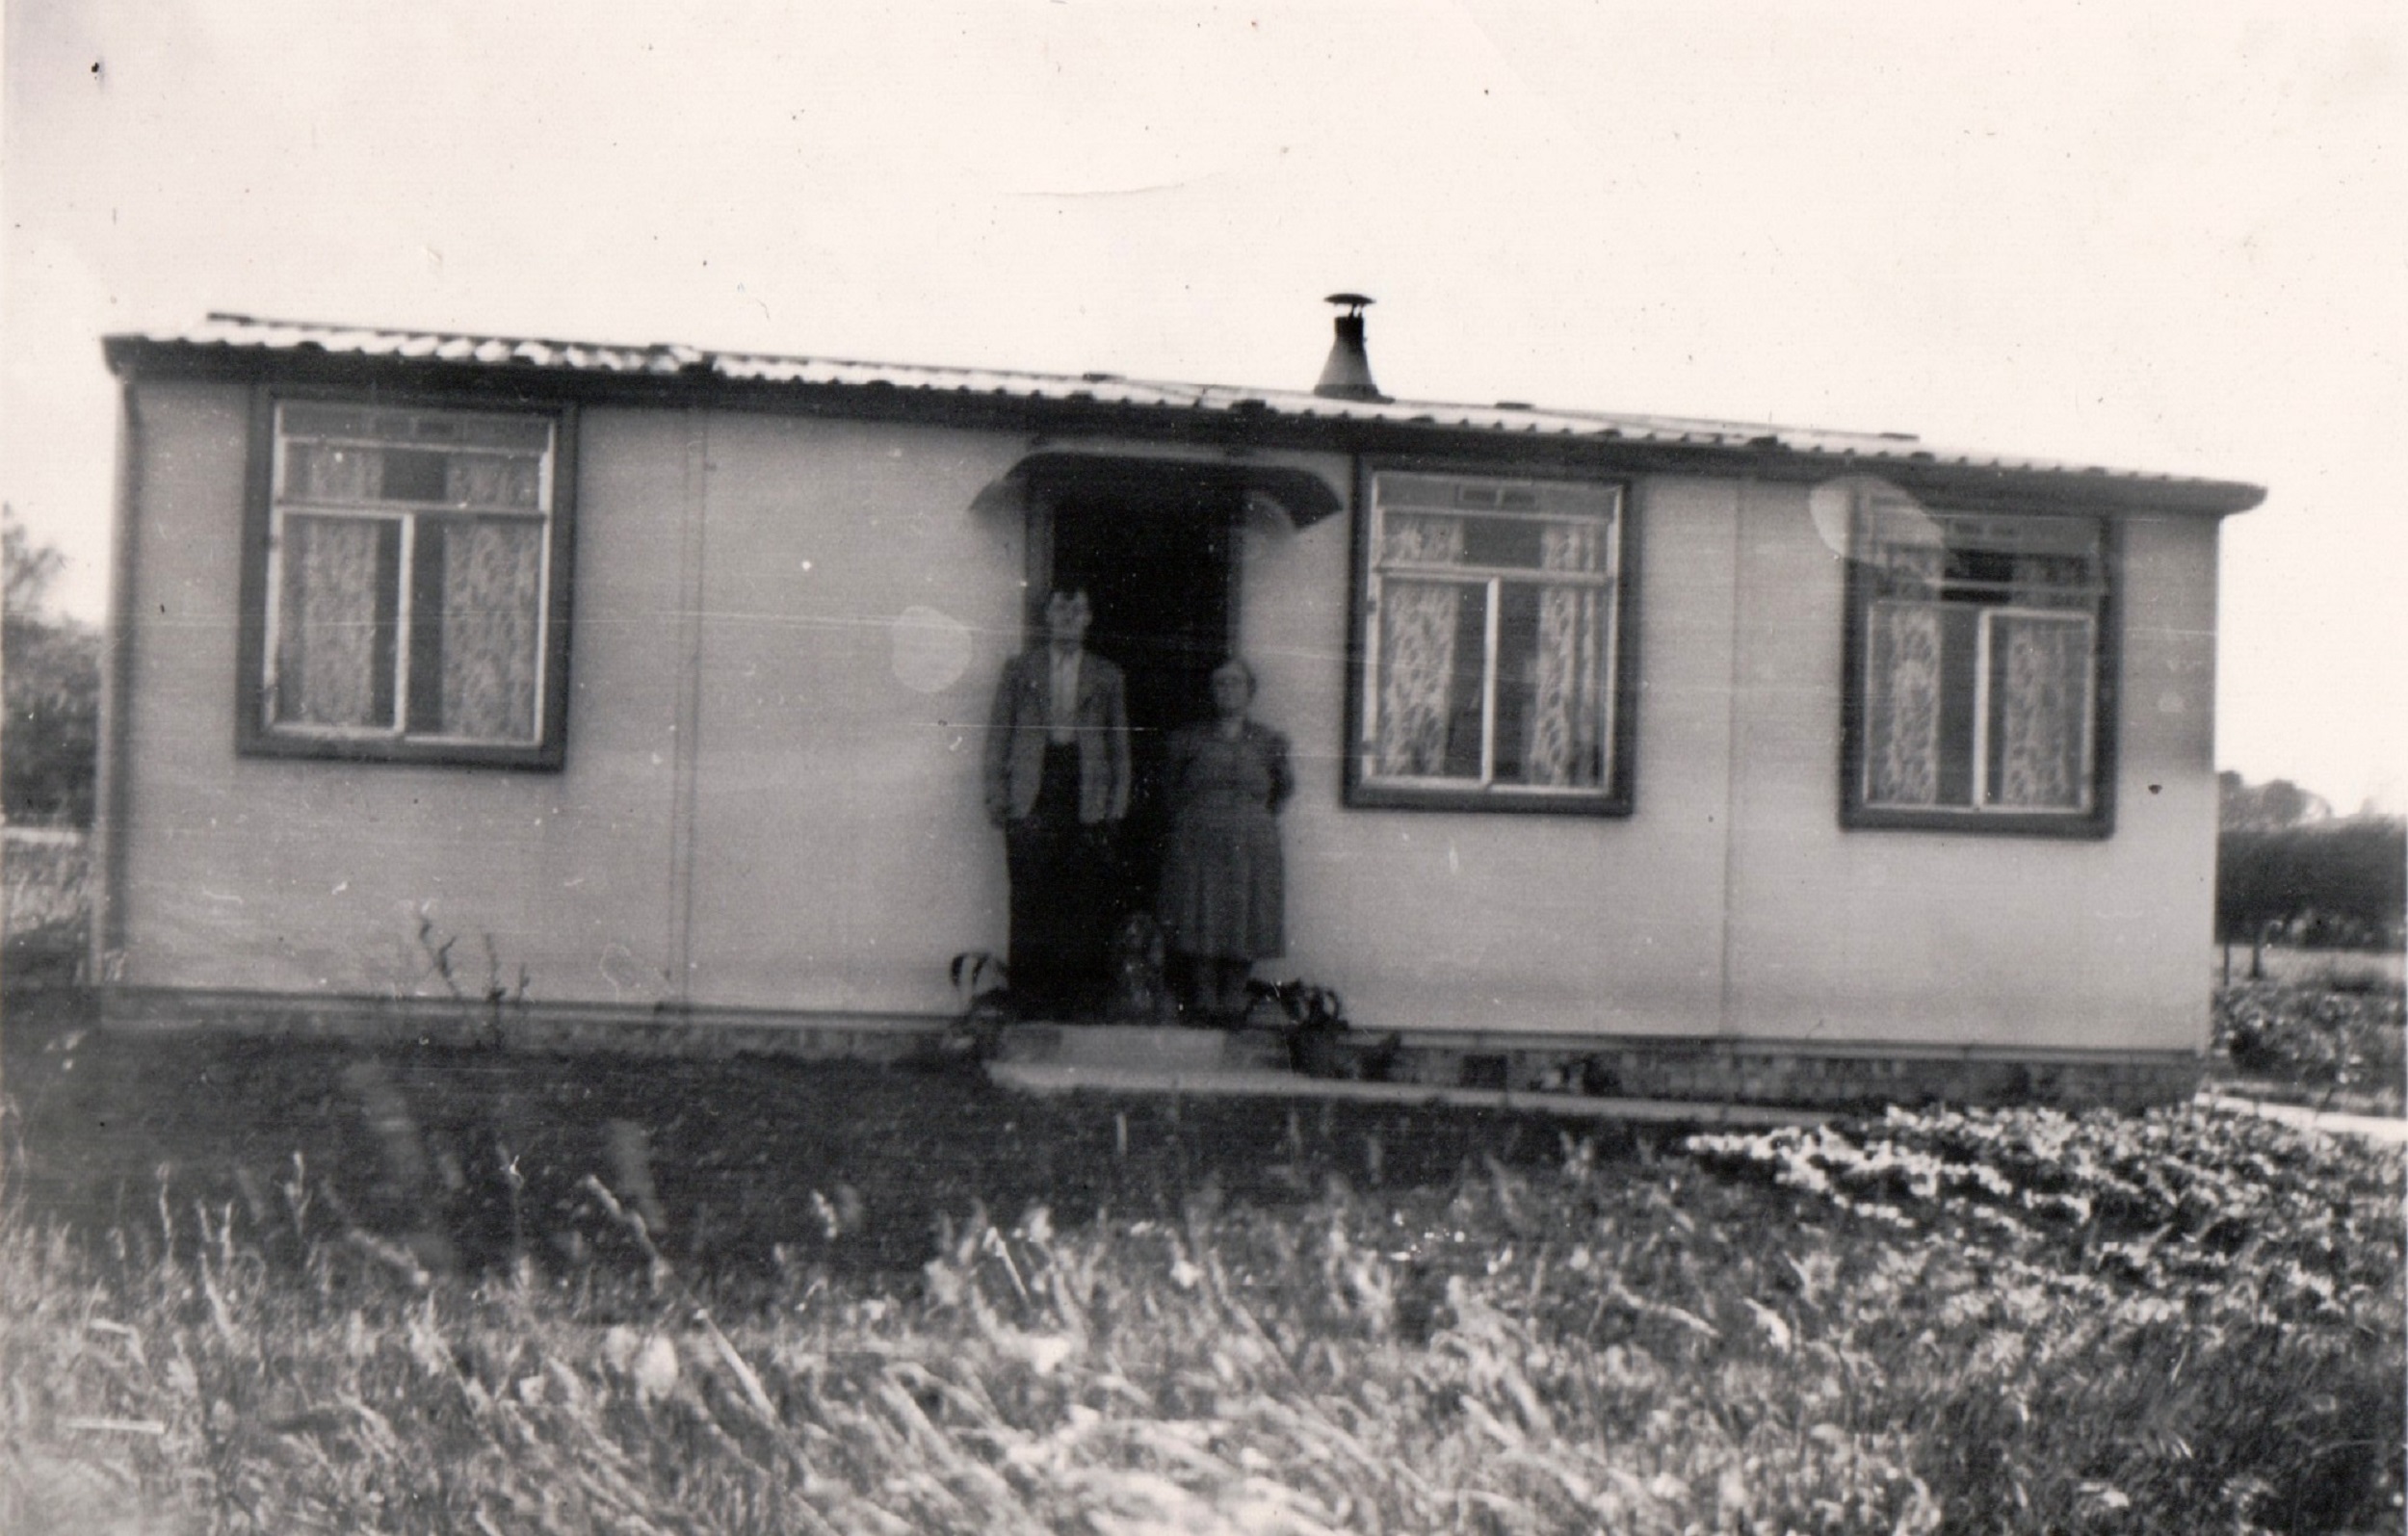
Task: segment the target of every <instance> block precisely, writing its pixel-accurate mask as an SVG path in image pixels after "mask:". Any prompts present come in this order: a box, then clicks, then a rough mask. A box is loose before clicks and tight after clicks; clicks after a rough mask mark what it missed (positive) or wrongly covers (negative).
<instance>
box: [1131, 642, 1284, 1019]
mask: <svg viewBox="0 0 2408 1536" xmlns="http://www.w3.org/2000/svg"><path fill="white" fill-rule="evenodd" d="M1212 686H1213V713H1214V718H1213V719H1212V720H1211V721H1209V722H1207V723H1205V724H1201V725H1186V726H1182V727H1180V728H1179V729H1178V730H1177V731H1174V732H1172V733H1171V738H1170V742H1169V745H1168V748H1167V749H1166V751H1165V758H1164V764H1163V788H1164V792H1165V795H1166V797H1167V798H1168V800H1169V802H1170V818H1171V820H1170V846H1169V849H1168V851H1167V853H1166V855H1165V859H1164V861H1163V879H1162V887H1161V891H1160V894H1159V896H1158V897H1157V898H1156V901H1155V916H1156V917H1157V918H1158V919H1159V920H1160V921H1161V923H1162V925H1163V934H1164V937H1165V941H1166V942H1167V944H1168V947H1169V949H1170V951H1171V953H1172V954H1173V955H1175V956H1177V957H1178V958H1179V959H1180V960H1181V961H1182V962H1183V964H1184V967H1185V969H1186V971H1187V984H1188V1004H1189V1017H1190V1019H1191V1020H1192V1021H1197V1022H1217V1023H1232V1024H1234V1023H1236V1022H1237V1021H1238V1020H1239V1019H1241V1018H1243V1016H1244V1013H1245V1005H1246V991H1245V983H1246V976H1247V974H1248V972H1249V971H1250V970H1251V969H1252V967H1253V964H1254V962H1255V961H1257V960H1268V959H1272V958H1274V957H1276V956H1278V955H1281V954H1284V953H1286V952H1287V926H1286V910H1285V905H1284V903H1285V900H1286V883H1287V882H1286V871H1285V869H1284V866H1283V865H1282V862H1281V858H1280V851H1279V823H1278V821H1277V820H1276V818H1277V816H1278V814H1279V812H1280V810H1281V809H1282V808H1283V807H1284V806H1286V804H1287V803H1288V797H1289V796H1290V795H1291V794H1294V793H1295V792H1296V778H1295V775H1294V774H1293V773H1292V772H1291V771H1290V769H1289V766H1288V739H1287V738H1286V737H1284V736H1282V735H1280V734H1279V733H1278V732H1277V731H1274V730H1272V729H1271V728H1270V727H1269V726H1267V725H1263V724H1260V723H1258V722H1257V721H1255V720H1252V719H1250V718H1248V717H1247V716H1246V710H1247V708H1248V707H1249V706H1250V705H1251V704H1252V703H1253V702H1254V690H1255V682H1254V669H1253V668H1252V667H1250V666H1248V665H1247V664H1245V663H1243V662H1242V661H1239V660H1238V659H1236V658H1235V657H1232V658H1231V659H1230V660H1228V661H1226V662H1223V663H1222V664H1220V665H1219V666H1218V667H1217V668H1215V670H1214V672H1213V685H1212Z"/></svg>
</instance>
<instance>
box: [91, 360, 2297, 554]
mask: <svg viewBox="0 0 2408 1536" xmlns="http://www.w3.org/2000/svg"><path fill="white" fill-rule="evenodd" d="M102 350H103V352H104V355H105V356H106V357H107V360H108V363H109V367H110V368H111V370H112V371H113V372H115V373H117V374H118V375H120V376H126V375H131V374H138V373H141V372H143V371H144V369H145V368H146V367H147V366H149V365H152V364H154V363H168V362H172V361H174V360H177V359H191V358H196V357H203V356H208V355H213V354H214V355H224V354H229V353H239V352H246V351H249V352H259V353H263V354H274V353H288V354H289V353H305V352H315V353H320V354H324V355H325V356H327V357H329V358H356V359H358V360H359V361H360V362H361V363H363V364H374V363H380V362H391V363H397V364H404V365H411V364H415V365H421V366H429V365H432V366H450V367H464V368H474V369H497V370H502V369H508V370H517V369H525V370H530V371H535V372H542V373H559V374H573V375H584V376H589V377H616V378H622V379H628V378H648V379H657V380H661V381H664V382H667V381H669V380H683V379H694V378H709V379H719V380H724V381H727V382H729V383H733V384H741V385H747V386H752V387H756V388H771V389H774V388H777V387H778V386H790V387H793V388H797V389H811V390H836V391H855V390H858V391H873V390H874V391H877V392H878V393H879V394H881V395H890V394H895V393H902V394H918V395H923V396H929V397H945V396H951V397H954V398H956V399H958V398H963V397H987V398H990V399H997V398H1000V399H1004V400H1016V401H1026V402H1029V403H1031V404H1052V405H1057V406H1089V405H1091V406H1110V407H1114V408H1116V409H1121V410H1131V411H1138V412H1148V413H1152V412H1164V413H1167V412H1173V411H1175V412H1179V413H1181V414H1182V415H1191V414H1192V413H1194V412H1197V411H1206V412H1213V411H1218V412H1224V413H1229V414H1234V415H1246V416H1249V417H1268V418H1271V419H1282V420H1289V421H1295V422H1298V423H1340V422H1352V423H1360V424H1362V425H1363V426H1365V427H1369V428H1377V429H1381V430H1385V431H1389V432H1402V433H1406V434H1413V433H1417V432H1437V433H1446V434H1450V435H1452V434H1459V433H1467V432H1468V433H1476V434H1479V435H1483V436H1486V435H1494V436H1498V437H1510V438H1512V439H1516V440H1521V441H1528V440H1530V439H1531V438H1532V437H1534V436H1535V437H1540V438H1554V439H1557V440H1565V439H1570V440H1576V441H1592V442H1597V443H1600V444H1627V445H1633V446H1637V447H1645V448H1652V449H1658V450H1664V451H1669V452H1672V453H1676V454H1678V453H1711V454H1715V455H1738V456H1743V457H1753V458H1767V459H1789V458H1799V459H1806V460H1811V461H1815V462H1818V463H1821V464H1825V465H1830V466H1833V472H1835V473H1838V472H1844V469H1845V466H1850V465H1860V464H1861V465H1865V466H1868V467H1869V468H1871V469H1874V470H1880V469H1883V468H1891V467H1895V468H1897V469H1898V470H1901V471H1918V472H1928V471H1949V472H1953V473H1954V474H1958V475H1962V474H1967V473H1972V474H1977V475H1983V476H1994V477H2000V478H2004V479H2012V480H2023V479H2026V478H2032V479H2035V480H2039V481H2045V482H2050V483H2052V484H2055V485H2057V486H2063V485H2064V484H2065V482H2068V481H2072V482H2078V483H2079V482H2087V483H2090V484H2096V485H2107V484H2112V485H2114V486H2116V487H2117V488H2119V489H2121V490H2123V491H2125V492H2127V493H2135V492H2136V493H2139V495H2140V496H2141V498H2142V499H2144V500H2149V501H2155V500H2157V499H2158V497H2157V496H2154V495H2151V494H2150V492H2151V491H2152V490H2156V491H2159V492H2161V493H2163V494H2164V497H2165V499H2166V500H2167V501H2168V502H2169V503H2173V504H2179V505H2180V506H2181V508H2183V509H2186V510H2196V511H2206V512H2213V513H2216V514H2219V515H2220V514H2223V513H2228V512H2238V511H2245V510H2247V509H2248V508H2252V507H2255V506H2257V505H2258V504H2259V503H2260V502H2261V501H2263V500H2264V496H2265V492H2264V489H2263V488H2262V487H2260V486H2257V485H2253V484H2249V483H2246V482H2238V481H2223V480H2213V479H2203V478H2198V477H2190V476H2176V475H2167V474H2158V473H2151V472H2146V471H2134V470H2127V469H2116V468H2111V467H2108V466H2105V465H2094V464H2079V463H2071V462H2066V461H2061V460H2053V459H2043V458H2030V457H2018V456H2006V455H1996V454H1983V453H1976V452H1972V451H1961V450H1950V449H1942V448H1936V447H1933V446H1931V445H1928V444H1925V443H1923V442H1921V441H1920V440H1919V439H1917V438H1915V437H1913V436H1911V435H1908V434H1902V433H1897V432H1863V431H1835V430H1821V429H1813V428H1794V427H1778V426H1771V425H1767V424H1762V423H1748V422H1718V421H1712V420H1706V419H1699V418H1688V417H1673V416H1658V415H1645V414H1618V413H1612V412H1604V411H1590V410H1565V409H1557V408H1553V407H1546V406H1533V405H1528V404H1522V403H1520V402H1508V403H1505V404H1498V405H1473V404H1451V403H1440V402H1430V401H1409V400H1396V401H1386V402H1371V401H1356V400H1344V399H1335V398H1331V397H1328V396H1322V395H1315V394H1312V393H1309V392H1307V391H1303V390H1282V389H1253V388H1244V387H1241V386H1235V385H1226V384H1189V383H1172V382H1153V381H1146V380H1140V379H1131V378H1123V377H1117V376H1111V375H1096V374H1088V375H1060V374H1043V373H1034V372H1026V371H1019V370H1007V369H988V368H948V367H930V366H926V365H919V364H907V363H873V362H857V361H851V360H845V359H837V358H816V357H789V356H777V355H771V354H763V353H752V352H715V351H707V350H704V349H701V348H695V347H689V346H683V345H679V344H674V343H650V344H637V345H625V344H614V343H596V342H576V341H560V340H555V339H550V338H541V337H513V336H491V335H479V334H473V333H467V332H455V331H426V330H409V329H396V328H391V327H378V326H346V325H323V324H317V323H310V322H292V321H276V320H264V319H260V318H257V317H253V316H248V315H236V314H227V313H212V314H211V315H210V316H209V317H208V318H207V319H206V320H205V321H203V322H202V323H201V324H200V325H196V326H192V327H189V328H187V329H183V330H175V331H137V332H124V333H119V334H116V335H111V336H107V337H104V338H103V339H102Z"/></svg>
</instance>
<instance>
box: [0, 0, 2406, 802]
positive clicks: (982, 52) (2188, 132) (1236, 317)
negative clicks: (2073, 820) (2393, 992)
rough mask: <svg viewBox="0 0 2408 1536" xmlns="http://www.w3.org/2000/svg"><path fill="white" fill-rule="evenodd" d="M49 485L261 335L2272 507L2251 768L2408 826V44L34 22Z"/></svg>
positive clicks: (2261, 8)
mask: <svg viewBox="0 0 2408 1536" xmlns="http://www.w3.org/2000/svg"><path fill="white" fill-rule="evenodd" d="M5 5H6V32H5V41H4V42H0V47H4V48H5V61H4V63H0V67H4V68H5V103H4V109H5V110H4V111H0V213H4V214H5V221H6V226H7V227H6V243H5V247H0V494H5V497H6V499H7V501H8V503H9V504H10V506H11V507H12V508H13V509H14V511H15V512H16V513H17V515H18V516H20V517H21V518H22V519H23V520H24V522H25V523H26V524H27V526H28V527H29V529H30V530H31V531H32V532H33V533H34V534H35V535H36V536H37V537H39V538H41V539H44V540H46V541H48V542H50V543H52V544H54V545H56V546H57V547H59V548H60V549H61V550H63V551H64V552H65V555H66V556H67V557H68V565H67V569H66V572H65V576H64V578H63V580H62V582H61V584H60V586H59V593H58V595H59V598H60V601H61V604H62V606H64V607H65V608H66V609H67V610H68V611H70V612H77V613H81V614H84V615H87V616H92V617H97V616H98V615H99V614H100V613H101V612H103V610H104V608H105V601H106V599H105V594H106V591H107V560H108V522H109V518H110V515H111V494H112V493H111V483H112V482H111V466H112V460H113V455H114V431H115V418H116V395H115V391H114V388H113V386H112V382H111V380H110V379H109V377H108V376H107V373H106V370H105V369H104V368H103V366H102V364H101V358H100V348H99V337H101V336H102V335H104V334H108V333H111V332H115V331H120V330H134V329H149V328H174V327H181V326H184V325H191V324H193V323H196V322H197V321H198V320H200V319H201V318H202V317H203V316H204V315H205V314H206V313H208V312H210V311H212V310H229V311H235V312H239V313H246V314H251V315H259V316H267V317H273V318H279V319H304V320H318V321H327V322H335V323H340V324H346V325H395V326H420V327H429V328H440V329H459V330H469V331H477V332H485V333H498V334H506V335H538V336H547V337H554V338H563V339H579V340H596V341H622V342H647V341H677V342H685V343H689V344H692V345H695V346H701V347H710V348H719V349H726V350H746V351H772V352H786V353H800V354H808V355H820V356H832V357H850V358H861V359H874V360H880V361H895V362H918V363H950V364H963V365H974V366H991V367H1010V368H1026V369H1035V370H1040V371H1048V372H1065V373H1078V372H1085V371H1088V370H1103V371H1109V372H1112V373H1119V374H1124V375H1128V376H1131V377H1145V378H1166V379H1182V380H1191V381H1200V382H1215V383H1242V384H1254V385H1263V386H1274V387H1275V386H1292V387H1304V386H1308V385H1310V384H1311V382H1312V381H1313V379H1314V378H1315V377H1317V375H1318V373H1319V370H1320V366H1321V362H1322V356H1323V354H1324V352H1325V351H1326V350H1327V345H1328V325H1327V321H1326V319H1325V315H1326V313H1327V311H1326V310H1325V309H1324V307H1323V306H1322V303H1321V302H1320V299H1321V297H1322V295H1324V294H1327V293H1330V292H1332V291H1335V290H1340V289H1353V290H1358V291H1361V292H1365V293H1369V294H1371V295H1374V297H1375V298H1376V299H1378V300H1379V302H1378V305H1377V307H1375V308H1374V310H1373V311H1372V313H1371V351H1372V359H1373V365H1374V372H1375V373H1376V375H1377V377H1378V379H1379V382H1380V384H1381V386H1382V387H1383V388H1384V389H1386V390H1387V391H1388V392H1389V393H1391V394H1394V395H1398V396H1400V397H1406V398H1425V399H1435V400H1463V401H1492V400H1500V399H1515V400H1528V401H1534V402H1537V403H1540V404H1551V405H1561V406H1572V407H1584V408H1593V409H1603V410H1631V411H1645V412H1656V413H1662V414H1678V415H1697V416H1710V417H1717V418H1723V419H1728V420H1735V421H1747V422H1758V421H1762V422H1776V423H1781V424H1784V425H1793V426H1819V427H1832V428H1850V429H1868V430H1903V431H1912V432H1915V433H1918V434H1919V435H1921V436H1923V437H1924V438H1925V439H1927V440H1930V441H1932V442H1934V443H1937V444H1940V445H1944V446H1948V447H1967V448H1980V449H1987V450H1993V451H1997V452H2001V453H2006V454H2015V455H2031V456H2045V457H2057V458H2066V459H2073V460H2078V461H2082V462H2093V463H2104V464H2111V465H2117V466H2123V467H2129V468H2137V469H2148V470H2160V471H2169V472H2175V473H2182V474H2198V475H2208V476H2214V477H2218V478H2230V479H2238V480H2245V481H2249V482H2254V483H2258V484H2263V485H2265V486H2267V487H2268V488H2269V494H2268V496H2267V499H2266V501H2265V504H2264V506H2263V507H2262V508H2259V509H2257V510H2256V511H2253V512H2251V513H2248V514H2246V515H2244V516H2241V517H2239V518H2237V519H2234V520H2233V521H2231V522H2230V523H2228V524H2227V525H2226V529H2225V539H2224V546H2223V549H2224V559H2223V575H2222V583H2221V590H2220V594H2219V631H2220V636H2219V673H2218V688H2217V711H2218V731H2217V759H2218V764H2219V766H2221V767H2226V768H2237V769H2239V770H2240V771H2241V772H2243V773H2245V774H2246V775H2248V776H2249V777H2250V778H2252V779H2267V778H2272V777H2278V776H2280V777H2288V778H2290V779H2293V780H2295V781H2297V782H2299V783H2301V784H2303V785H2305V786H2306V787H2308V788H2309V789H2311V790H2314V791H2316V793H2318V794H2322V795H2324V796H2325V797H2326V798H2327V799H2328V800H2330V801H2332V802H2333V803H2334V804H2335V805H2336V806H2337V807H2338V808H2339V809H2341V810H2343V811H2344V812H2346V811H2350V810H2354V809H2357V808H2358V807H2360V806H2361V805H2362V804H2363V803H2365V802H2366V801H2368V800H2369V799H2372V800H2374V801H2376V802H2377V803H2378V804H2379V805H2381V806H2383V807H2384V808H2387V809H2389V810H2392V811H2400V810H2403V809H2408V508H2403V507H2402V506H2401V505H2400V497H2399V492H2398V482H2399V480H2400V476H2399V474H2398V473H2397V470H2396V466H2397V464H2398V461H2399V458H2400V447H2401V445H2402V444H2404V443H2408V6H2400V5H2398V4H2396V3H2394V0H2332V3H2327V4H2321V5H2316V6H2298V5H2295V4H2288V3H2285V4H2276V3H2268V4H2239V3H2230V0H2197V3H2190V4H2163V5H2144V4H2069V3H2063V0H2036V3H2033V4H2028V5H2018V6H2014V7H1980V8H1972V7H1933V6H1929V5H1927V4H1924V3H1914V4H1888V3H1881V4H1855V3H1848V0H1837V3H1819V4H1815V5H1811V6H1809V5H1796V4H1783V5H1774V4H1717V3H1702V4H1687V3H1682V4H1675V3H1671V0H1657V3H1650V4H1618V3H1608V4H1575V3H1571V0H1520V3H1507V0H1499V3H1464V4H1436V3H1429V4H1415V3H1410V0H1397V3H1386V4H1378V5H1371V4H1362V5H1354V4H1344V3H1326V4H1312V5H1301V4H1292V3H1267V4H1261V5H1220V4H1203V3H1192V4H1191V3H1170V0H1162V3H1150V4H1149V3H1127V0H1120V3H1112V4H1102V3H1096V0H1035V3H1022V0H977V3H964V4H928V5H918V6H913V5H902V4H851V3H847V0H832V3H822V4H814V5H809V6H801V5H792V4H786V3H777V4H760V5H745V4H732V3H731V4H723V5H709V6H702V5H694V4H688V3H684V0H653V3H650V4H643V5H637V4H605V3H599V0H578V3H573V4H572V3H560V0H525V3H520V4H512V5H498V6H497V5H490V4H486V3H483V0H473V3H472V0H413V3H412V4H410V5H407V6H400V5H375V6H371V5H352V4H335V5H328V4H326V3H324V0H305V3H301V0H5Z"/></svg>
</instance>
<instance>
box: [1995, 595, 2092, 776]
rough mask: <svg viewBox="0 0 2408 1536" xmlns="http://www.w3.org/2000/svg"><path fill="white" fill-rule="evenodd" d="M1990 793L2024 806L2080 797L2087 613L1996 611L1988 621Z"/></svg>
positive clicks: (2088, 648)
mask: <svg viewBox="0 0 2408 1536" xmlns="http://www.w3.org/2000/svg"><path fill="white" fill-rule="evenodd" d="M1990 645H1991V655H1992V658H1993V662H1992V665H1993V668H1994V670H1995V672H1996V674H1997V675H1996V677H1995V679H1994V682H1993V685H1992V689H1991V696H1992V711H1993V719H1992V724H1991V730H1990V741H1991V746H1992V752H1993V754H1994V755H1993V761H1992V763H1991V767H1990V797H1991V800H1992V802H1993V803H1994V804H1998V805H2002V806H2013V807H2016V808H2018V809H2024V810H2051V811H2071V810H2079V809H2081V803H2082V747H2083V744H2084V743H2083V740H2082V737H2083V731H2082V724H2083V716H2084V715H2085V713H2086V712H2085V710H2084V708H2083V703H2084V696H2085V692H2086V683H2087V678H2088V673H2089V669H2090V653H2091V642H2090V621H2089V619H2088V617H2087V616H2081V617H2067V618H2059V617H2055V616H2054V615H2052V616H2048V617H2042V616H2038V615H2026V614H2017V613H1999V614H1995V615H1993V616H1992V621H1991V638H1990Z"/></svg>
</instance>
